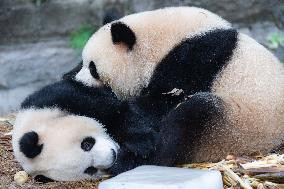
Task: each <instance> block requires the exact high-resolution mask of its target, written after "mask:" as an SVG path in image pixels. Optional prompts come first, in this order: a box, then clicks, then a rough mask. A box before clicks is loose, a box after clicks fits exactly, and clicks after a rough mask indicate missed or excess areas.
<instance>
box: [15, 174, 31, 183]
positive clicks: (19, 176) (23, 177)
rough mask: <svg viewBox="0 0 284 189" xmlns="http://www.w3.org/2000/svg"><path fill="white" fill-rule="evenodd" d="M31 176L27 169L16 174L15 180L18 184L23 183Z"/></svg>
mask: <svg viewBox="0 0 284 189" xmlns="http://www.w3.org/2000/svg"><path fill="white" fill-rule="evenodd" d="M28 178H29V176H28V174H27V173H26V172H25V171H19V172H17V173H16V174H15V176H14V181H15V182H16V183H17V184H18V185H22V184H24V183H25V182H27V180H28Z"/></svg>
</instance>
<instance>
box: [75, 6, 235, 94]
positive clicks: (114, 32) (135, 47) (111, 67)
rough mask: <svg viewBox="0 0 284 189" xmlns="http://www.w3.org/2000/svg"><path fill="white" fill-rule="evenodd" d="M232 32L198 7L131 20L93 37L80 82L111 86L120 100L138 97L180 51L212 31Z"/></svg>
mask: <svg viewBox="0 0 284 189" xmlns="http://www.w3.org/2000/svg"><path fill="white" fill-rule="evenodd" d="M230 27H231V25H230V24H229V23H228V22H227V21H225V20H223V19H222V18H220V17H219V16H217V15H215V14H213V13H211V12H209V11H207V10H204V9H200V8H196V7H170V8H164V9H158V10H153V11H147V12H141V13H136V14H132V15H128V16H125V17H123V18H121V19H119V20H116V21H113V22H111V23H108V24H106V25H104V26H103V27H102V28H100V29H99V30H98V31H97V32H96V33H95V34H93V36H92V37H91V38H90V39H89V40H88V42H87V43H86V45H85V47H84V49H83V52H82V59H83V64H82V69H81V70H80V71H79V72H78V73H76V76H75V78H76V79H77V80H78V81H81V82H83V83H84V84H86V85H88V86H98V85H102V84H105V85H109V86H110V87H111V88H112V90H113V91H114V92H115V93H116V95H117V96H118V98H120V99H129V98H130V97H135V96H139V95H140V92H141V91H142V89H143V88H145V87H147V86H148V84H149V82H150V79H151V77H152V75H153V74H154V70H155V68H156V66H157V65H158V64H159V63H160V62H161V61H162V60H163V59H164V58H165V57H166V55H167V54H169V52H170V51H171V50H172V49H173V48H174V47H175V46H176V45H178V44H179V43H181V42H182V41H183V40H185V39H187V38H190V37H193V36H195V35H198V34H201V33H203V32H206V31H208V30H210V29H217V28H230Z"/></svg>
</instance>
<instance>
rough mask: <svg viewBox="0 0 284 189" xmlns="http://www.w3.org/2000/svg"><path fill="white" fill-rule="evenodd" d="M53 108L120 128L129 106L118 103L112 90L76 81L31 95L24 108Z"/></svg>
mask: <svg viewBox="0 0 284 189" xmlns="http://www.w3.org/2000/svg"><path fill="white" fill-rule="evenodd" d="M31 107H35V108H53V107H58V108H60V109H61V110H64V111H66V112H70V113H72V114H75V115H81V116H86V117H91V118H98V119H99V120H100V121H101V123H102V124H104V125H116V122H118V119H120V118H121V112H120V111H123V109H124V108H126V105H124V103H123V102H120V101H119V100H117V98H116V96H115V94H114V93H113V92H112V91H111V89H110V88H107V87H101V88H96V89H95V90H94V89H93V88H90V87H86V86H84V85H83V84H81V83H79V82H76V81H74V80H71V79H70V80H62V81H59V82H57V83H54V84H51V85H48V86H46V87H44V88H42V89H41V90H39V91H37V92H35V93H34V94H32V95H30V96H29V97H28V98H26V99H25V100H24V102H23V103H22V104H21V108H23V109H27V108H31Z"/></svg>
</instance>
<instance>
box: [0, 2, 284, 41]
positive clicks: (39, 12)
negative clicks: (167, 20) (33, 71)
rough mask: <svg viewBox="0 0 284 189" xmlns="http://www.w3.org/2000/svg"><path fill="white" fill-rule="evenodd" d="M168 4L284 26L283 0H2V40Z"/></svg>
mask: <svg viewBox="0 0 284 189" xmlns="http://www.w3.org/2000/svg"><path fill="white" fill-rule="evenodd" d="M281 1H282V2H281ZM166 6H197V7H202V8H206V9H209V10H211V11H213V12H215V13H217V14H219V15H221V16H222V17H224V18H225V19H227V20H229V21H231V22H237V23H242V24H243V25H245V26H248V25H250V24H251V23H253V22H257V21H271V22H275V23H277V25H278V26H279V27H284V19H283V18H284V17H283V14H284V5H283V0H270V1H267V0H238V1H231V0H219V1H210V0H183V1H180V0H159V1H152V0H143V1H140V0H69V1H60V0H48V1H47V0H25V1H23V0H1V1H0V7H1V9H0V15H1V16H0V28H1V30H0V36H1V37H0V42H11V41H19V40H21V41H35V40H38V39H40V38H42V37H49V36H56V35H66V34H68V33H70V32H72V31H73V30H74V29H76V28H79V27H81V26H82V25H86V24H88V25H101V23H102V20H103V16H104V14H105V12H106V11H108V10H113V9H115V10H116V11H117V12H119V13H121V14H122V15H126V14H130V13H133V12H139V11H145V10H153V9H157V8H162V7H166Z"/></svg>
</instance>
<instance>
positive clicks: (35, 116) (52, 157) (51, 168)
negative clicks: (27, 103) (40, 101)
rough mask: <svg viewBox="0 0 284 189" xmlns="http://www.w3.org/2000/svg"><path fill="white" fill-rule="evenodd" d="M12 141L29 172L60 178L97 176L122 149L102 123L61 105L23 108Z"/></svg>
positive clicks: (15, 150)
mask: <svg viewBox="0 0 284 189" xmlns="http://www.w3.org/2000/svg"><path fill="white" fill-rule="evenodd" d="M12 144H13V150H14V155H15V157H16V159H17V160H18V161H19V162H20V164H21V165H22V167H23V168H24V170H25V171H26V172H27V173H29V174H30V175H32V176H37V175H42V176H44V177H47V178H50V179H52V180H58V181H63V180H64V181H68V180H70V181H73V180H84V179H87V180H93V179H98V178H99V177H100V176H101V175H103V174H104V170H105V169H107V168H109V167H111V166H112V164H113V163H114V162H115V160H116V155H117V152H118V150H119V146H118V144H117V143H116V142H115V141H113V139H112V138H111V137H109V135H108V134H107V133H106V131H105V129H104V128H103V126H102V124H100V123H99V122H97V121H96V120H94V119H91V118H87V117H83V116H75V115H70V114H66V113H64V112H62V111H60V110H58V109H37V110H35V109H28V110H22V111H21V112H20V113H19V114H18V115H17V118H16V122H15V126H14V129H13V137H12Z"/></svg>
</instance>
